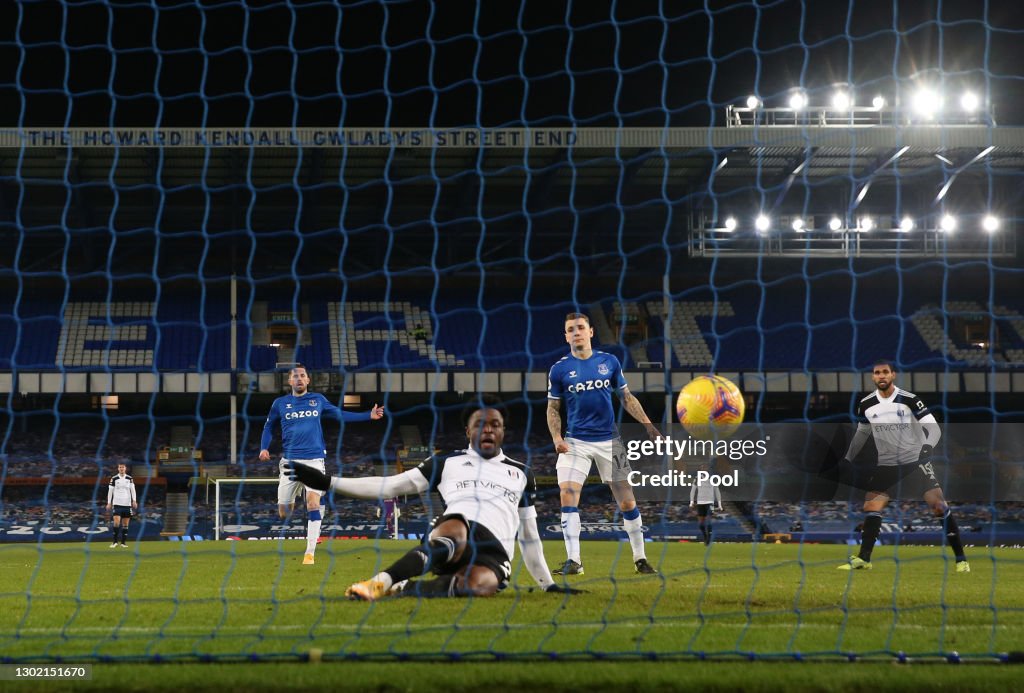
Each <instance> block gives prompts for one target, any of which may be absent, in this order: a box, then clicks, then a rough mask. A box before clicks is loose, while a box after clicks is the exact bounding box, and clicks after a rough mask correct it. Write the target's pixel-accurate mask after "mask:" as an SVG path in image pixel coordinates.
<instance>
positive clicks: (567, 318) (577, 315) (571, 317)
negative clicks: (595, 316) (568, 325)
mask: <svg viewBox="0 0 1024 693" xmlns="http://www.w3.org/2000/svg"><path fill="white" fill-rule="evenodd" d="M570 320H586V321H587V325H590V316H589V315H587V314H586V313H569V314H568V315H566V316H565V321H566V322H569V321H570Z"/></svg>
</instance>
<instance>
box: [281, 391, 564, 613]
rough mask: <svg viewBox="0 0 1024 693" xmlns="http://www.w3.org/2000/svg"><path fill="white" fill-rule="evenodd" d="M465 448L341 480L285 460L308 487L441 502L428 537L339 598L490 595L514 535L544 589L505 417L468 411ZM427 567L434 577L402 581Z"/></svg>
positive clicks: (506, 574) (530, 512)
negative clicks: (434, 497) (398, 469)
mask: <svg viewBox="0 0 1024 693" xmlns="http://www.w3.org/2000/svg"><path fill="white" fill-rule="evenodd" d="M465 425H466V438H467V440H468V442H469V447H468V449H466V450H458V451H456V452H454V453H452V454H450V455H447V456H443V457H439V456H435V457H431V458H430V459H428V460H426V461H425V462H423V464H421V465H419V466H418V467H416V468H415V469H410V470H409V471H406V472H403V473H401V474H396V475H394V476H389V477H380V476H375V477H366V478H362V479H341V478H338V477H329V476H327V475H326V474H324V473H323V472H321V471H320V470H318V469H315V468H313V467H310V466H304V465H289V468H290V470H291V475H292V478H294V479H297V480H298V481H301V482H302V483H303V484H305V485H306V486H308V487H310V488H315V489H319V490H321V491H326V490H328V489H333V490H334V491H337V492H338V493H342V494H344V495H346V496H352V497H353V498H363V499H367V500H373V499H381V498H394V497H396V496H403V495H409V494H418V493H424V492H426V491H428V490H436V491H438V492H439V493H440V494H441V497H442V498H443V499H444V502H445V512H444V514H443V515H442V516H441V517H439V518H438V519H437V521H436V523H435V525H434V528H433V530H432V531H431V532H430V535H429V536H428V538H427V540H426V541H425V542H424V543H423V544H422V545H420V546H418V547H416V548H415V549H413V550H412V551H409V552H408V553H407V554H405V555H404V556H402V557H401V558H399V559H398V560H397V561H395V563H394V564H392V565H391V566H390V567H388V568H387V569H385V570H383V571H382V572H380V573H377V574H376V575H374V576H373V577H371V578H369V579H367V580H363V581H362V582H357V583H355V584H354V585H351V586H350V587H349V588H348V589H347V590H346V591H345V596H347V597H349V598H350V599H361V600H365V601H374V600H376V599H380V598H381V597H385V596H388V595H395V594H399V593H402V592H405V593H409V594H415V595H419V596H424V597H455V596H466V595H474V596H481V597H484V596H491V595H494V594H497V593H498V592H500V591H501V590H502V589H504V588H505V587H506V585H507V584H508V580H509V578H510V577H511V574H512V563H511V561H512V558H513V556H514V553H515V548H514V546H515V541H516V540H517V539H518V543H519V548H520V550H521V551H522V552H523V561H524V562H525V563H526V568H527V570H529V572H530V575H532V576H533V579H534V580H536V581H537V584H539V585H540V586H541V588H542V589H544V590H545V591H548V592H571V593H576V592H578V591H579V590H573V589H570V588H567V587H563V586H560V585H556V584H555V582H554V580H553V579H552V578H551V573H550V572H549V571H548V568H547V563H546V562H545V560H544V549H543V546H542V545H541V541H540V533H539V532H538V530H537V510H536V508H534V506H533V495H534V493H535V489H536V482H535V481H534V479H533V474H531V473H530V472H529V471H528V470H527V469H526V467H525V466H524V465H523V464H522V463H521V462H518V461H516V460H513V459H512V458H510V457H507V456H506V455H505V454H504V453H503V452H502V450H501V445H502V442H503V441H504V439H505V419H504V416H503V415H502V413H501V412H500V411H499V410H498V409H495V408H493V407H490V406H487V407H481V408H478V409H474V410H472V411H471V412H470V413H469V417H468V419H467V420H466V421H465ZM428 572H433V573H434V574H435V576H436V577H434V578H433V579H423V580H417V581H415V582H413V583H407V581H408V580H409V579H410V578H418V577H421V576H424V575H426V574H427V573H428Z"/></svg>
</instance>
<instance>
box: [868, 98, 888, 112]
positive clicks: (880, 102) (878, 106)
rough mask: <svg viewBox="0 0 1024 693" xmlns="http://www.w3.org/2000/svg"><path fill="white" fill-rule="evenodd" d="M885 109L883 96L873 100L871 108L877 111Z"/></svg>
mask: <svg viewBox="0 0 1024 693" xmlns="http://www.w3.org/2000/svg"><path fill="white" fill-rule="evenodd" d="M884 107H885V99H883V98H882V96H881V95H879V96H876V97H875V98H873V99H871V108H873V109H875V110H876V111H880V110H882V109H883V108H884Z"/></svg>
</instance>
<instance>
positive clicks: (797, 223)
mask: <svg viewBox="0 0 1024 693" xmlns="http://www.w3.org/2000/svg"><path fill="white" fill-rule="evenodd" d="M793 230H794V231H796V232H797V233H803V231H804V220H803V219H801V218H800V217H797V218H796V219H794V220H793Z"/></svg>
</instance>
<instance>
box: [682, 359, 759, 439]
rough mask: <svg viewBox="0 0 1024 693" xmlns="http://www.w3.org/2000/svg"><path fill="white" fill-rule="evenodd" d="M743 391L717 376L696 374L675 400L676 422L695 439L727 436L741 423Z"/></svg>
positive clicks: (729, 381)
mask: <svg viewBox="0 0 1024 693" xmlns="http://www.w3.org/2000/svg"><path fill="white" fill-rule="evenodd" d="M745 408H746V407H745V405H744V403H743V393H742V392H740V389H739V388H738V387H736V384H735V383H733V382H732V381H731V380H729V379H728V378H723V377H722V376H720V375H701V376H697V377H696V378H694V379H693V380H691V381H690V382H689V383H687V384H686V387H684V388H683V389H682V390H681V391H680V392H679V397H678V398H677V399H676V415H677V416H678V417H679V423H681V424H683V428H685V429H686V432H687V433H689V434H690V435H691V436H693V437H694V438H702V439H722V438H728V437H729V436H731V435H732V434H733V433H735V432H736V429H737V428H739V425H740V424H741V423H743V412H744V409H745Z"/></svg>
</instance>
